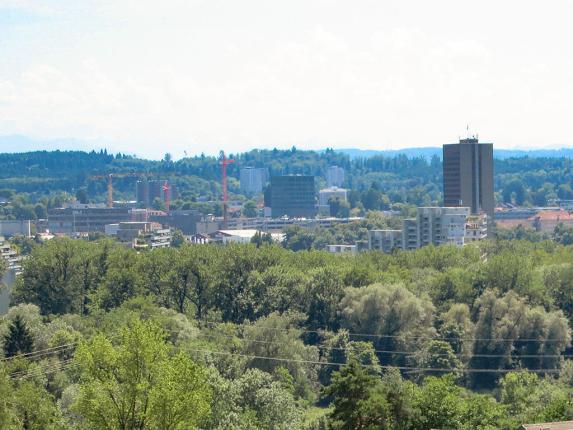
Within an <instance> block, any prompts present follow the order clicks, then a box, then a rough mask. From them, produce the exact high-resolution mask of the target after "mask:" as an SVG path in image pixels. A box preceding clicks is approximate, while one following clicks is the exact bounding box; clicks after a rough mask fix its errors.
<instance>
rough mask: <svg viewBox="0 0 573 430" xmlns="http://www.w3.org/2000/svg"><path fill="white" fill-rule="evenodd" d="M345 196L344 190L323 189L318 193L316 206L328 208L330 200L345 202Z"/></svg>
mask: <svg viewBox="0 0 573 430" xmlns="http://www.w3.org/2000/svg"><path fill="white" fill-rule="evenodd" d="M346 194H347V192H346V190H345V189H344V188H338V187H329V188H324V189H322V190H320V191H319V192H318V204H319V205H321V206H328V205H329V201H330V199H333V200H334V199H340V201H342V202H345V201H346Z"/></svg>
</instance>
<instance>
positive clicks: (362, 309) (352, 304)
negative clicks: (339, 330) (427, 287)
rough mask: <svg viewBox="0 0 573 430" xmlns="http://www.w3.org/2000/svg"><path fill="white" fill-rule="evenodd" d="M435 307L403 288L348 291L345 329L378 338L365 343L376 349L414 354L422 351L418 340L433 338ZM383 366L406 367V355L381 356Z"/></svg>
mask: <svg viewBox="0 0 573 430" xmlns="http://www.w3.org/2000/svg"><path fill="white" fill-rule="evenodd" d="M433 312H434V307H433V305H432V303H431V302H430V301H429V300H427V299H421V298H418V297H416V296H414V294H412V293H411V292H410V291H408V290H407V289H406V288H405V287H404V286H403V285H400V284H398V285H382V284H373V285H369V286H368V287H363V288H347V289H346V295H345V296H344V298H343V299H342V301H341V302H340V314H341V316H342V326H343V327H345V328H347V329H348V330H349V331H351V332H355V333H365V334H367V335H375V336H374V337H368V338H366V339H365V340H372V341H373V342H375V346H376V349H378V350H384V351H403V350H411V351H412V352H414V351H416V350H417V349H419V348H420V346H421V345H420V344H419V341H418V339H419V338H420V337H427V336H431V335H432V334H433ZM379 358H380V362H381V363H382V364H389V363H392V364H400V363H403V360H404V357H403V355H397V356H394V355H393V354H381V355H380V356H379Z"/></svg>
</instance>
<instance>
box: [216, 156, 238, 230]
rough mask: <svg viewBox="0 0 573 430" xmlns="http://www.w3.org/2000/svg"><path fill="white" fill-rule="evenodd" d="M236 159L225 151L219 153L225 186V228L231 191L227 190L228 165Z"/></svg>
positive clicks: (225, 226)
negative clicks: (228, 155)
mask: <svg viewBox="0 0 573 430" xmlns="http://www.w3.org/2000/svg"><path fill="white" fill-rule="evenodd" d="M234 162H235V160H231V159H229V158H227V157H226V156H225V153H224V152H223V151H221V152H220V153H219V164H220V165H221V179H222V188H223V228H227V221H228V219H229V213H228V212H229V211H228V207H227V200H228V199H229V193H228V191H227V166H228V165H229V164H233V163H234Z"/></svg>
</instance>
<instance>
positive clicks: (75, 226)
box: [48, 204, 131, 234]
mask: <svg viewBox="0 0 573 430" xmlns="http://www.w3.org/2000/svg"><path fill="white" fill-rule="evenodd" d="M130 217H131V215H130V213H129V209H128V208H108V207H105V206H103V205H102V206H98V205H82V204H75V205H72V206H69V207H66V208H57V209H50V211H48V230H49V232H50V233H52V234H75V233H93V232H102V233H103V232H104V231H105V226H106V225H107V224H117V223H120V222H123V221H129V220H130Z"/></svg>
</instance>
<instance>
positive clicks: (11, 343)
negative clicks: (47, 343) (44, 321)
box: [4, 315, 34, 357]
mask: <svg viewBox="0 0 573 430" xmlns="http://www.w3.org/2000/svg"><path fill="white" fill-rule="evenodd" d="M33 346H34V340H33V339H32V335H31V334H30V331H29V330H28V328H27V327H26V324H25V322H24V320H23V319H22V317H21V316H20V315H16V316H15V317H14V319H13V321H12V323H11V324H10V328H9V330H8V333H7V334H6V335H5V336H4V355H5V356H6V357H12V356H14V355H18V354H28V353H30V352H32V348H33Z"/></svg>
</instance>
